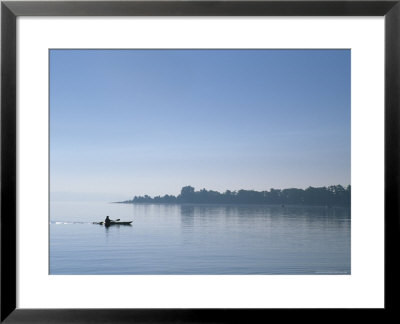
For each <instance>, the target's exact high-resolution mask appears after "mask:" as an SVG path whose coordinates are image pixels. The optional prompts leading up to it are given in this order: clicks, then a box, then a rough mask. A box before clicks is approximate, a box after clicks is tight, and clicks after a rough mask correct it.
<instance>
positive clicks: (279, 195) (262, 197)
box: [113, 185, 351, 207]
mask: <svg viewBox="0 0 400 324" xmlns="http://www.w3.org/2000/svg"><path fill="white" fill-rule="evenodd" d="M113 203H117V204H168V205H184V204H210V205H216V204H219V205H221V204H222V205H277V206H289V205H297V206H322V207H323V206H327V207H350V205H351V186H350V185H348V186H347V187H346V188H345V187H343V186H342V185H334V186H328V187H308V188H307V189H297V188H289V189H271V190H270V191H255V190H243V189H241V190H238V191H230V190H227V191H225V192H224V193H220V192H218V191H213V190H206V189H202V190H200V191H195V188H194V187H191V186H185V187H183V188H182V190H181V193H180V194H179V195H178V196H173V195H164V196H162V197H161V196H155V197H150V196H148V195H145V196H135V197H133V199H131V200H125V201H116V202H113Z"/></svg>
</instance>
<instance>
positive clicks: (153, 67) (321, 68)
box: [50, 50, 351, 201]
mask: <svg viewBox="0 0 400 324" xmlns="http://www.w3.org/2000/svg"><path fill="white" fill-rule="evenodd" d="M350 56H351V55H350V50H51V51H50V194H51V196H50V197H51V199H52V200H68V199H71V200H76V199H77V200H79V199H89V200H92V199H95V200H97V199H98V200H105V201H115V200H125V199H131V198H132V197H133V196H141V195H145V194H148V195H150V196H158V195H161V196H163V195H165V194H172V195H177V194H179V192H180V190H181V188H182V187H183V186H186V185H191V186H193V187H195V188H196V190H200V189H202V188H206V189H207V190H216V191H219V192H224V191H225V190H232V191H234V190H239V189H248V190H257V191H262V190H270V189H271V188H276V189H285V188H302V189H305V188H307V187H309V186H313V187H323V186H329V185H337V184H341V185H343V186H347V185H349V184H351V181H350V122H351V120H350V81H351V80H350V61H351V57H350ZM85 197H87V198H85Z"/></svg>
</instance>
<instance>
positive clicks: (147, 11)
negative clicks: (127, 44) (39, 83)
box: [0, 0, 400, 323]
mask: <svg viewBox="0 0 400 324" xmlns="http://www.w3.org/2000/svg"><path fill="white" fill-rule="evenodd" d="M19 16H384V18H385V307H384V309H375V310H368V309H367V310H362V311H363V312H362V314H361V313H360V311H361V310H348V309H347V310H343V311H345V312H346V314H349V312H357V316H365V317H368V318H369V319H373V317H375V316H376V319H379V321H380V322H382V321H384V319H383V318H382V316H387V315H388V314H389V312H390V313H393V312H396V309H397V308H398V305H397V299H396V296H397V294H398V287H399V279H398V278H399V275H398V274H397V267H396V266H395V263H396V262H395V260H396V259H397V258H398V255H399V254H398V253H399V252H398V248H399V247H400V244H399V231H400V219H399V209H400V202H399V201H400V200H399V198H400V195H399V179H400V174H399V162H400V159H399V157H400V141H399V139H400V136H399V125H400V113H399V110H400V76H399V75H400V0H392V1H386V0H379V1H376V0H372V1H357V0H349V1H335V0H314V1H295V0H291V1H286V0H281V1H277V0H275V1H274V0H266V1H263V0H261V1H185V0H182V1H168V0H167V1H114V2H113V1H2V2H1V318H0V320H1V322H3V321H4V322H5V323H97V322H99V323H113V322H115V323H144V322H145V323H200V322H201V323H203V322H212V323H223V322H224V323H233V322H250V323H252V322H259V321H260V319H261V322H264V321H267V320H270V319H272V317H270V316H275V315H277V313H279V316H281V317H280V319H279V320H280V321H282V320H287V316H286V315H283V311H288V310H289V309H283V310H282V309H281V310H278V309H19V308H16V300H17V286H16V271H17V267H16V248H17V246H16V240H17V232H16V222H17V219H16V190H17V183H16V163H17V157H16V143H17V142H16V135H17V129H16V81H17V80H16V37H17V34H16V19H17V17H19ZM366 176H368V175H366ZM38 293H40V292H38ZM290 311H292V313H291V314H293V312H295V313H296V317H297V320H300V319H304V320H314V319H315V320H317V321H320V320H323V319H321V317H320V316H326V314H321V311H325V312H329V316H330V319H332V316H333V319H335V317H336V318H337V319H341V320H343V318H342V316H347V315H343V313H342V312H341V313H340V315H336V314H337V312H336V311H338V310H331V309H330V310H328V309H327V310H316V309H307V310H299V309H293V310H290ZM315 314H317V315H315ZM391 315H393V314H391ZM339 316H340V317H339ZM358 320H360V318H358Z"/></svg>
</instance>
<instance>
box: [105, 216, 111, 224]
mask: <svg viewBox="0 0 400 324" xmlns="http://www.w3.org/2000/svg"><path fill="white" fill-rule="evenodd" d="M110 224H111V219H110V216H107V217H106V219H105V220H104V225H106V226H110Z"/></svg>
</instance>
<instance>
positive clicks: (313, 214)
mask: <svg viewBox="0 0 400 324" xmlns="http://www.w3.org/2000/svg"><path fill="white" fill-rule="evenodd" d="M106 215H109V216H110V218H111V219H118V218H119V219H121V221H128V220H132V221H133V223H132V225H130V226H111V227H109V228H106V227H104V226H101V225H95V224H92V222H96V221H97V222H98V221H103V220H104V218H105V216H106ZM350 225H351V221H350V209H349V208H338V207H331V208H328V207H313V206H284V207H282V206H261V205H257V206H253V205H238V206H237V205H234V206H231V205H146V204H112V203H98V202H90V203H88V202H52V203H51V205H50V274H88V275H92V274H350V227H351V226H350Z"/></svg>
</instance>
